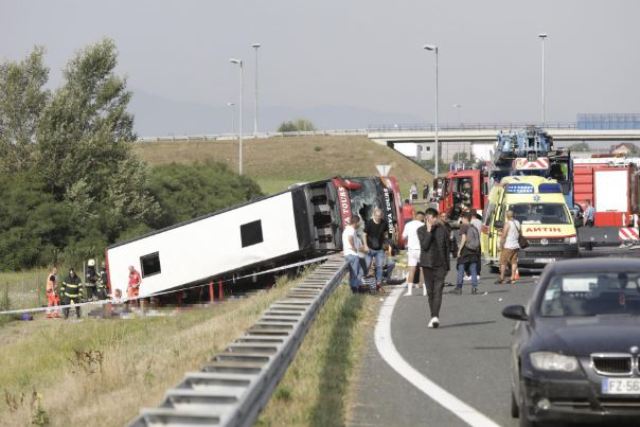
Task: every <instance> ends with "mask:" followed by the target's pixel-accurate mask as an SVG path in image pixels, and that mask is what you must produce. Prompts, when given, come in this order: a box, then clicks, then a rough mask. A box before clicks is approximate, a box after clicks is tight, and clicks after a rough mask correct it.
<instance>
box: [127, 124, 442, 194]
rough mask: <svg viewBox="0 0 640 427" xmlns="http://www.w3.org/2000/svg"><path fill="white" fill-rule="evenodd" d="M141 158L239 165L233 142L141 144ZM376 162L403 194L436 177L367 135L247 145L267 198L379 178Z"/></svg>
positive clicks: (251, 168)
mask: <svg viewBox="0 0 640 427" xmlns="http://www.w3.org/2000/svg"><path fill="white" fill-rule="evenodd" d="M135 150H136V152H137V153H138V155H139V156H140V157H141V158H142V159H144V160H146V161H147V162H149V164H151V165H157V164H166V163H171V162H178V163H195V162H198V161H205V160H214V161H220V162H224V163H227V164H228V165H229V166H230V167H231V168H233V169H234V170H236V169H237V166H238V149H237V143H236V142H233V141H179V142H155V143H144V144H137V145H136V146H135ZM377 164H390V165H391V167H392V168H391V175H393V176H396V177H397V178H398V180H399V181H400V184H401V187H402V190H403V195H406V193H407V189H408V188H409V186H410V185H411V183H412V182H414V181H415V182H417V183H418V184H419V185H422V183H424V182H425V181H429V182H430V181H431V180H432V176H431V174H429V173H428V172H426V171H425V170H424V169H422V168H421V167H420V166H418V165H416V164H415V163H413V162H412V161H410V160H408V159H407V158H405V157H404V156H403V155H402V154H400V153H398V152H396V151H393V150H391V149H389V148H387V147H383V146H381V145H378V144H375V143H373V142H372V141H370V140H369V139H367V138H366V137H364V136H305V137H286V138H267V139H257V140H248V141H245V143H244V172H245V173H246V174H247V175H248V176H250V177H251V178H253V179H255V180H256V181H257V182H258V183H259V184H260V185H261V187H262V189H263V191H264V192H265V193H267V194H271V193H274V192H278V191H282V190H284V189H286V188H287V187H288V186H289V185H291V184H294V183H296V182H308V181H315V180H318V179H326V178H330V177H333V176H336V175H342V176H371V175H377V174H378V172H377V170H376V165H377Z"/></svg>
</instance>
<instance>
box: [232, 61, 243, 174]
mask: <svg viewBox="0 0 640 427" xmlns="http://www.w3.org/2000/svg"><path fill="white" fill-rule="evenodd" d="M229 62H231V63H232V64H236V65H238V66H239V67H240V101H239V102H238V104H239V105H238V108H239V111H238V173H239V174H240V175H242V98H243V92H244V67H243V64H242V59H236V58H231V59H229Z"/></svg>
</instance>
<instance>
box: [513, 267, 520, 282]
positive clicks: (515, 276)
mask: <svg viewBox="0 0 640 427" xmlns="http://www.w3.org/2000/svg"><path fill="white" fill-rule="evenodd" d="M513 277H514V279H515V280H520V270H518V269H517V268H516V274H514V275H513Z"/></svg>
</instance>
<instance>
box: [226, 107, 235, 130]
mask: <svg viewBox="0 0 640 427" xmlns="http://www.w3.org/2000/svg"><path fill="white" fill-rule="evenodd" d="M235 106H236V104H235V103H233V102H227V107H229V109H230V110H231V136H232V137H235V135H236V109H235Z"/></svg>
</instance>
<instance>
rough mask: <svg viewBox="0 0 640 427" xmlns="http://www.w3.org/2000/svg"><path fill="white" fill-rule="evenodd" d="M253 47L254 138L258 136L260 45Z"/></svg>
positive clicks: (255, 44)
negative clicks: (254, 62) (254, 64)
mask: <svg viewBox="0 0 640 427" xmlns="http://www.w3.org/2000/svg"><path fill="white" fill-rule="evenodd" d="M251 47H252V48H254V49H255V51H256V76H255V78H256V79H255V105H254V113H253V136H254V137H255V136H257V135H258V49H259V48H260V43H254V44H252V45H251Z"/></svg>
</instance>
